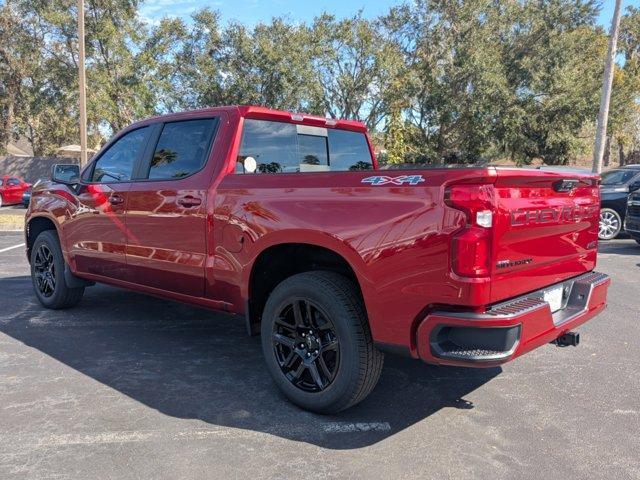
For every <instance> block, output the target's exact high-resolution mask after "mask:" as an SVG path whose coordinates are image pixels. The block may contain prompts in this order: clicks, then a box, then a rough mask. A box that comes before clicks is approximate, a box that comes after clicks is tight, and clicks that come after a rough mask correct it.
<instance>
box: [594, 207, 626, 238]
mask: <svg viewBox="0 0 640 480" xmlns="http://www.w3.org/2000/svg"><path fill="white" fill-rule="evenodd" d="M621 229H622V218H620V215H619V214H618V212H616V211H615V210H614V209H612V208H603V209H601V210H600V224H599V228H598V238H599V239H600V240H613V239H614V238H616V237H617V236H618V234H619V233H620V230H621Z"/></svg>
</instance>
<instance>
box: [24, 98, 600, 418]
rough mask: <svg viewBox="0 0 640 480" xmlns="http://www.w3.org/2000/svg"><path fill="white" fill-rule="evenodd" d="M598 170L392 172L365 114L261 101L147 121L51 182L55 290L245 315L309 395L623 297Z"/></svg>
mask: <svg viewBox="0 0 640 480" xmlns="http://www.w3.org/2000/svg"><path fill="white" fill-rule="evenodd" d="M599 195H600V194H599V189H598V177H597V176H592V175H580V174H575V173H571V174H570V175H565V174H562V173H557V172H548V171H540V170H525V169H508V168H507V169H502V168H493V167H483V168H476V167H470V168H457V169H451V168H434V169H431V168H430V169H420V170H418V169H416V170H378V166H377V163H376V159H375V156H374V154H373V149H372V147H371V142H370V141H369V137H368V136H367V132H366V129H365V127H364V125H363V124H361V123H359V122H354V121H344V120H333V119H326V118H320V117H314V116H309V115H302V114H292V113H288V112H281V111H274V110H269V109H266V108H261V107H247V106H241V107H221V108H211V109H204V110H199V111H193V112H187V113H180V114H174V115H167V116H162V117H157V118H152V119H148V120H144V121H141V122H139V123H136V124H134V125H131V126H130V127H128V128H126V129H125V130H123V131H122V132H120V133H118V134H117V135H116V136H115V137H114V138H113V139H112V140H111V141H110V142H109V143H108V144H107V145H106V146H105V147H104V148H103V149H102V150H101V151H100V152H99V153H98V154H97V155H96V157H95V158H94V159H93V161H92V162H91V163H90V164H89V165H88V166H87V167H86V168H85V169H84V170H83V171H82V172H80V171H79V169H78V167H77V166H74V165H57V166H55V167H54V172H53V177H52V182H49V183H46V184H43V185H41V186H40V187H39V188H38V189H36V191H34V192H33V197H32V200H31V204H30V207H29V210H28V213H27V219H26V220H27V221H26V232H25V233H26V248H27V255H28V258H29V262H30V264H31V273H32V278H33V285H34V289H35V293H36V295H37V297H38V299H39V300H40V302H41V303H42V304H43V305H44V306H45V307H48V308H66V307H71V306H73V305H75V304H77V303H78V302H79V301H80V299H81V297H82V295H83V292H84V289H85V287H87V286H90V285H92V284H93V282H104V283H108V284H111V285H116V286H119V287H124V288H128V289H132V290H137V291H141V292H146V293H149V294H151V295H156V296H160V297H165V298H169V299H174V300H179V301H183V302H187V303H191V304H194V305H200V306H205V307H209V308H212V309H215V310H219V311H224V312H229V313H233V314H237V315H240V316H243V317H244V319H245V322H246V325H247V329H248V331H249V333H251V334H253V333H261V335H262V348H263V351H264V356H265V360H266V364H267V367H268V370H269V372H270V373H271V375H272V376H273V379H274V381H275V382H276V384H277V385H278V386H279V388H281V389H282V391H283V392H284V393H285V394H286V396H287V397H288V398H290V399H291V400H292V401H293V402H295V403H296V404H298V405H300V406H302V407H303V408H306V409H309V410H312V411H316V412H321V413H330V412H337V411H340V410H343V409H345V408H348V407H350V406H352V405H354V404H356V403H357V402H359V401H361V400H362V399H363V398H365V397H366V396H367V394H368V393H369V392H371V390H372V389H373V388H374V386H375V384H376V382H377V380H378V377H379V376H380V371H381V369H382V363H383V352H395V353H403V354H406V355H409V356H411V357H414V358H420V359H422V360H424V361H425V362H427V363H431V364H440V365H459V366H472V367H487V366H495V365H497V364H501V363H504V362H506V361H509V360H512V359H514V358H515V357H518V356H519V355H522V354H523V353H526V352H528V351H530V350H532V349H534V348H536V347H539V346H541V345H543V344H546V343H552V342H555V343H556V344H558V345H570V344H574V345H575V344H577V342H578V336H577V334H576V333H574V332H572V331H571V330H572V329H573V328H575V327H577V326H578V325H580V324H582V323H584V322H586V321H587V320H589V319H590V318H591V317H593V316H594V315H596V314H598V313H599V312H600V311H602V310H603V309H604V308H605V304H606V293H607V288H608V285H609V283H610V281H609V278H608V277H607V276H606V275H604V274H601V273H597V272H594V271H593V269H594V267H595V264H596V254H597V247H598V243H597V242H598V240H597V239H598V213H599Z"/></svg>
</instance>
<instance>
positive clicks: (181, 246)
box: [126, 118, 218, 297]
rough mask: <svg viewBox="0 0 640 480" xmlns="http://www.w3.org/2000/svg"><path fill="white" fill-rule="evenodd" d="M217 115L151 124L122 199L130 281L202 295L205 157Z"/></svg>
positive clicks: (209, 172)
mask: <svg viewBox="0 0 640 480" xmlns="http://www.w3.org/2000/svg"><path fill="white" fill-rule="evenodd" d="M217 126H218V119H217V118H194V119H189V120H182V121H175V122H166V123H162V124H158V125H155V126H154V133H153V134H152V135H151V140H150V141H149V145H148V146H147V151H146V153H145V155H144V159H145V160H143V162H142V164H141V165H142V168H141V170H140V172H139V179H138V180H137V181H136V182H134V183H133V184H132V186H131V190H130V191H129V193H128V202H127V214H126V217H127V233H128V238H127V267H128V269H129V271H130V272H131V276H132V278H133V281H135V282H136V283H138V284H140V285H145V286H148V287H153V288H158V289H162V290H165V291H170V292H176V293H180V294H185V295H191V296H197V297H202V296H204V293H205V262H206V258H207V242H206V238H207V208H206V205H207V191H208V189H209V186H210V183H211V178H212V169H211V165H210V164H208V162H207V159H208V158H209V156H210V151H211V144H212V141H213V138H214V136H215V131H216V129H217Z"/></svg>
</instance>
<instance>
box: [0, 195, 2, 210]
mask: <svg viewBox="0 0 640 480" xmlns="http://www.w3.org/2000/svg"><path fill="white" fill-rule="evenodd" d="M0 207H2V194H1V193H0Z"/></svg>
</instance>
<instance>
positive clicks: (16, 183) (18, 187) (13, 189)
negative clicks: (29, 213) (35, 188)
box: [0, 175, 31, 207]
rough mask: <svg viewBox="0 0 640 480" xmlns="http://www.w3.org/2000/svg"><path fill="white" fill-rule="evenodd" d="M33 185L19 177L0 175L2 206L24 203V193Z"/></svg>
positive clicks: (0, 199)
mask: <svg viewBox="0 0 640 480" xmlns="http://www.w3.org/2000/svg"><path fill="white" fill-rule="evenodd" d="M29 187H31V185H30V184H29V183H27V182H25V181H24V180H22V179H20V178H18V177H12V176H10V175H3V176H1V177H0V207H2V206H3V205H13V204H16V203H22V195H23V194H24V192H25V191H27V190H28V189H29Z"/></svg>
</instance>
